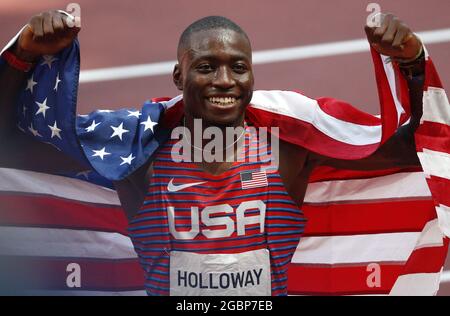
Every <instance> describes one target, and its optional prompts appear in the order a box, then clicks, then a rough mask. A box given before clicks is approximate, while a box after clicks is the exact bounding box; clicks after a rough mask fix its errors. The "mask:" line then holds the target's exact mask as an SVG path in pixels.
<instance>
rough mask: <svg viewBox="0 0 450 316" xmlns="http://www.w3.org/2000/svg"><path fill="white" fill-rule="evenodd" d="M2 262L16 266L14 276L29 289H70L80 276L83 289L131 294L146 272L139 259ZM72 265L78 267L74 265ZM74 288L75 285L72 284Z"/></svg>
mask: <svg viewBox="0 0 450 316" xmlns="http://www.w3.org/2000/svg"><path fill="white" fill-rule="evenodd" d="M3 263H4V264H6V265H8V264H10V265H13V266H14V269H13V271H11V273H13V274H14V277H17V278H18V280H20V281H21V282H20V284H22V286H24V288H27V289H33V288H42V289H47V290H50V289H53V290H59V289H66V290H70V289H73V290H76V288H71V287H70V286H71V285H70V282H69V285H68V282H67V281H68V280H71V279H72V278H71V277H70V275H71V273H73V272H76V273H77V276H79V279H80V281H81V282H80V283H81V284H79V285H80V286H81V287H80V288H81V289H83V290H87V289H91V290H103V291H130V290H139V289H142V288H143V283H144V273H143V271H142V269H140V266H139V262H138V260H137V259H132V260H117V259H112V260H90V259H86V258H51V257H32V256H29V257H9V258H7V261H6V260H3ZM73 264H76V265H75V266H74V265H73ZM72 286H73V285H72Z"/></svg>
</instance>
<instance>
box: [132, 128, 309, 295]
mask: <svg viewBox="0 0 450 316" xmlns="http://www.w3.org/2000/svg"><path fill="white" fill-rule="evenodd" d="M176 146H179V140H169V141H167V142H166V143H165V144H164V145H163V146H161V148H160V149H159V150H158V151H157V153H156V154H155V156H154V160H153V175H152V176H151V178H150V182H149V186H148V191H147V194H146V197H145V200H144V203H143V205H142V207H141V208H140V210H139V211H138V213H137V215H136V216H135V217H134V218H133V219H132V221H131V222H130V226H129V235H130V238H131V240H132V242H133V245H134V248H135V251H136V253H137V254H138V257H139V261H140V264H141V266H142V267H143V269H144V272H145V288H146V291H147V293H148V295H198V296H199V295H215V296H221V295H227V296H232V295H240V296H251V295H258V296H264V295H274V296H278V295H287V269H288V265H289V263H290V261H291V258H292V255H293V254H294V252H295V250H296V248H297V245H298V243H299V240H300V236H301V234H302V233H303V231H304V226H305V223H306V219H305V218H304V215H303V213H302V211H301V210H300V209H299V208H298V206H297V205H296V203H295V202H294V201H293V200H292V199H291V198H290V196H289V195H288V193H287V192H286V190H285V187H284V185H283V182H282V180H281V177H280V175H279V173H278V172H277V170H276V168H273V167H270V168H268V165H269V163H270V154H271V153H272V150H271V145H270V142H269V141H265V140H262V138H261V137H260V136H259V134H258V133H257V132H256V133H255V131H254V130H251V128H250V127H249V126H247V125H246V127H245V141H244V146H243V150H242V153H243V157H244V159H243V160H244V161H240V162H239V161H238V162H234V163H233V165H232V166H231V167H230V168H229V169H228V170H227V171H225V172H224V173H222V174H220V175H212V174H210V173H207V172H205V171H203V169H201V168H200V167H199V166H198V165H197V164H196V163H194V162H175V161H174V159H172V152H173V150H175V149H176V150H179V147H178V148H177V147H176Z"/></svg>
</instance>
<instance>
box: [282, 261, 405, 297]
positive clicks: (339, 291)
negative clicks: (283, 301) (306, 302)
mask: <svg viewBox="0 0 450 316" xmlns="http://www.w3.org/2000/svg"><path fill="white" fill-rule="evenodd" d="M367 266H368V264H366V265H362V266H301V265H297V264H291V265H290V266H289V271H288V293H289V294H291V295H292V294H303V295H308V294H319V295H327V294H328V295H332V294H333V295H343V294H388V293H389V292H390V290H391V288H392V286H393V285H394V283H395V281H396V280H397V277H398V275H399V274H400V273H401V272H402V271H403V265H395V264H394V265H389V264H380V268H381V269H380V271H381V272H380V276H381V278H380V281H381V282H380V287H369V286H368V285H367V280H368V278H369V280H370V279H371V278H370V276H371V274H372V273H373V270H370V271H367V269H368V267H367Z"/></svg>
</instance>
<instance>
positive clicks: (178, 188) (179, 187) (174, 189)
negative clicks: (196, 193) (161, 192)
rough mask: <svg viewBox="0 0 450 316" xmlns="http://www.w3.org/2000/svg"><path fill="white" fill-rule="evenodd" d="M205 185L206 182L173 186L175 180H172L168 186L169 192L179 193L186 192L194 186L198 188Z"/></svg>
mask: <svg viewBox="0 0 450 316" xmlns="http://www.w3.org/2000/svg"><path fill="white" fill-rule="evenodd" d="M203 183H206V181H203V182H193V183H186V184H180V185H175V184H173V178H172V179H170V181H169V184H168V185H167V190H168V191H169V192H178V191H181V190H184V189H186V188H190V187H193V186H196V185H199V184H203Z"/></svg>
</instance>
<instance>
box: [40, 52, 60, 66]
mask: <svg viewBox="0 0 450 316" xmlns="http://www.w3.org/2000/svg"><path fill="white" fill-rule="evenodd" d="M42 58H44V62H43V63H42V64H41V66H42V65H47V66H48V68H50V69H52V63H53V62H54V61H56V60H58V59H57V58H55V57H53V56H52V55H44V56H42Z"/></svg>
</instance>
